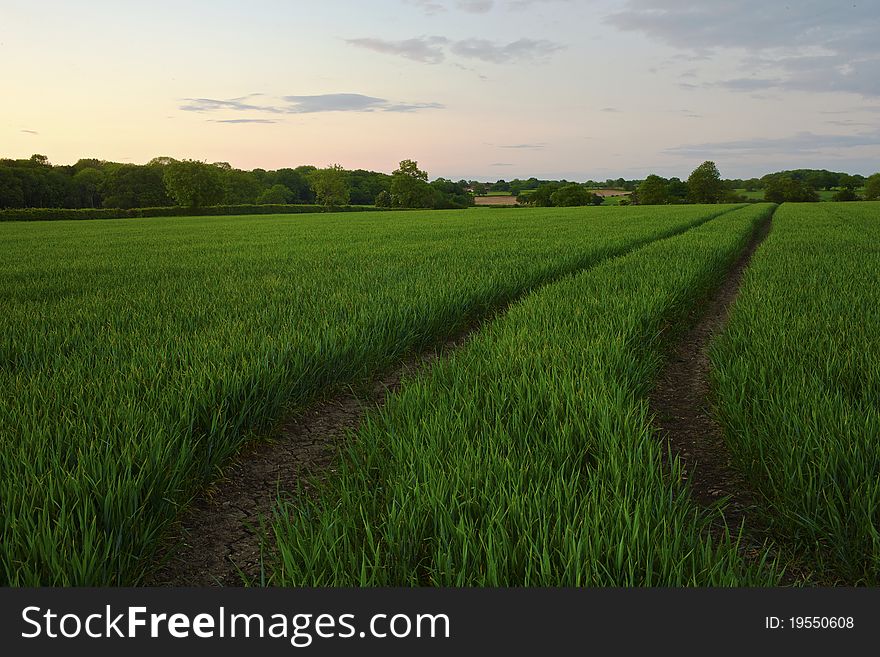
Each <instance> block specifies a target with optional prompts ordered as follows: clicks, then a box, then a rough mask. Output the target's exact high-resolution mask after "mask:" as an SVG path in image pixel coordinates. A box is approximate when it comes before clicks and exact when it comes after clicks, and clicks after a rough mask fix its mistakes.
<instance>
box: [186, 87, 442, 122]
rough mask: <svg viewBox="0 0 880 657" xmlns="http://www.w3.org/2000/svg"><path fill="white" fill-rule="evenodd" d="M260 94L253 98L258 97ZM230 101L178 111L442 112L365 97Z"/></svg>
mask: <svg viewBox="0 0 880 657" xmlns="http://www.w3.org/2000/svg"><path fill="white" fill-rule="evenodd" d="M257 95H259V94H253V95H252V96H257ZM250 97H251V96H244V97H241V98H232V99H228V100H222V99H220V100H218V99H215V98H186V99H184V101H185V103H184V104H183V105H181V106H180V109H181V110H183V111H185V112H199V113H209V112H221V111H223V112H247V113H252V112H264V113H269V114H312V113H316V112H416V111H419V110H426V109H443V107H444V105H443V104H442V103H436V102H430V103H409V102H401V101H391V100H387V99H385V98H377V97H375V96H366V95H364V94H351V93H340V94H318V95H314V96H282V97H281V98H279V99H276V102H274V103H272V104H255V103H253V102H245V99H247V98H250ZM215 121H216V122H218V123H275V122H277V121H275V120H270V119H259V118H250V117H236V118H229V119H216V120H215Z"/></svg>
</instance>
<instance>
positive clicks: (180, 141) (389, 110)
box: [0, 0, 880, 181]
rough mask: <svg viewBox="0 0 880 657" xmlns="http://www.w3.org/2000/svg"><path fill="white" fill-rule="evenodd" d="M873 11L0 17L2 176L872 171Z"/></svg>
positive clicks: (424, 1)
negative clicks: (177, 165)
mask: <svg viewBox="0 0 880 657" xmlns="http://www.w3.org/2000/svg"><path fill="white" fill-rule="evenodd" d="M878 35H880V0H870V1H867V2H865V1H856V2H854V1H852V0H841V1H836V0H834V1H832V0H826V1H818V0H797V1H795V0H788V1H778V0H712V1H708V0H707V1H705V2H695V1H694V0H370V1H365V0H359V1H353V0H352V1H346V0H321V1H320V2H314V1H312V0H309V1H306V0H289V1H282V0H249V1H248V2H244V1H243V0H240V1H238V2H233V1H230V0H213V1H207V0H205V1H191V0H174V1H166V0H151V1H150V2H127V1H124V2H123V1H119V0H113V1H105V0H79V1H78V2H57V1H52V0H41V1H40V2H34V1H33V0H0V157H15V158H21V157H29V156H30V155H31V154H33V153H40V154H44V155H47V156H48V157H49V159H50V161H51V162H53V163H55V164H68V163H73V162H75V161H76V160H78V159H79V158H81V157H97V158H100V159H105V160H113V161H120V162H135V163H144V162H147V161H148V160H150V159H152V158H153V157H156V156H160V155H162V156H171V157H175V158H192V159H198V160H204V161H208V162H216V161H222V162H229V163H230V164H231V165H232V166H234V167H238V168H244V169H252V168H256V167H260V168H264V169H275V168H280V167H287V166H298V165H301V164H313V165H316V166H326V165H329V164H331V163H339V164H342V165H343V166H344V167H346V168H348V169H355V168H364V169H371V170H375V171H385V172H390V171H392V170H393V169H395V168H396V166H397V163H398V162H399V161H400V160H402V159H404V158H410V159H415V160H417V161H418V162H419V165H420V167H421V168H422V169H425V170H427V171H428V173H429V175H430V177H431V178H432V179H433V178H435V177H439V176H442V177H446V178H452V179H455V180H458V179H461V178H466V179H479V180H497V179H502V178H503V179H506V180H510V179H513V178H517V177H520V178H527V177H530V176H537V177H539V178H567V179H569V180H581V181H582V180H587V179H594V180H604V179H606V178H617V177H624V178H627V179H631V178H643V177H644V176H645V175H647V174H649V173H658V174H660V175H663V176H679V177H682V178H684V177H686V176H687V175H688V174H689V173H690V171H691V170H693V169H694V168H695V167H696V166H697V165H699V164H700V163H701V162H702V161H704V160H707V159H711V160H713V161H715V162H716V163H717V165H718V168H719V170H720V171H721V174H722V176H724V177H727V178H732V177H751V176H760V175H762V174H764V173H767V172H770V171H777V170H781V169H793V168H828V169H832V170H836V171H847V172H850V173H861V174H863V175H868V174H871V173H874V172H876V171H878V170H880V36H878Z"/></svg>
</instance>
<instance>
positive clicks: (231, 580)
mask: <svg viewBox="0 0 880 657" xmlns="http://www.w3.org/2000/svg"><path fill="white" fill-rule="evenodd" d="M636 248H637V247H636ZM553 280H556V279H555V278H554V279H551V280H548V281H546V282H545V283H543V284H542V285H545V284H549V283H552V282H553ZM542 285H539V286H538V287H541V286H542ZM535 289H536V288H533V289H530V290H525V291H524V292H523V293H522V294H521V295H518V296H517V297H516V298H514V299H512V300H511V302H510V303H514V302H516V301H517V300H518V299H519V298H522V297H524V296H526V295H528V294H530V293H533V292H534V291H535ZM508 305H509V304H507V305H504V306H502V307H500V308H497V309H495V310H494V311H493V312H491V313H489V314H488V315H487V316H486V317H483V318H480V319H479V320H477V321H475V322H474V323H473V324H472V325H471V326H470V327H469V328H467V329H466V330H465V331H462V332H461V333H460V334H459V335H457V336H454V337H453V338H451V339H450V340H448V341H447V342H446V343H445V344H443V345H440V346H438V347H436V348H433V349H429V350H426V351H424V352H421V353H419V354H416V355H413V356H410V357H409V358H408V359H406V360H404V361H402V362H401V363H400V365H399V366H398V367H397V368H396V369H394V370H393V371H391V372H388V373H386V374H384V375H383V376H381V377H379V378H378V379H377V380H376V381H374V382H373V383H372V384H371V385H370V387H369V389H366V390H357V391H356V390H350V391H348V392H345V393H343V394H338V395H336V396H334V397H332V398H330V399H327V400H324V401H321V402H318V403H316V404H314V405H312V406H311V407H310V408H309V409H307V410H306V411H305V412H304V413H302V414H301V415H298V416H296V417H295V418H293V419H289V420H287V421H286V422H284V423H283V424H282V425H281V427H280V428H279V429H278V430H277V431H276V432H275V435H274V436H273V437H272V439H271V440H265V441H259V442H256V443H255V444H253V445H251V446H250V447H247V448H245V449H243V450H242V451H241V453H240V454H239V455H238V456H237V457H236V458H234V459H233V460H232V462H231V463H230V464H229V465H227V466H226V467H225V468H224V470H223V475H222V477H221V478H220V479H219V480H218V481H215V482H214V483H213V484H212V485H211V486H210V487H209V488H208V489H207V490H206V491H204V492H203V493H202V494H200V495H199V496H198V497H197V498H196V499H195V500H194V501H193V502H192V503H191V504H190V505H189V506H188V507H187V508H186V510H185V511H184V512H183V513H182V514H181V516H180V517H179V518H178V519H177V521H176V522H175V524H174V525H173V527H172V529H171V530H170V531H169V532H168V534H167V536H166V538H165V541H164V548H162V549H160V551H159V556H158V558H157V559H155V560H154V561H153V563H152V564H151V567H152V569H151V570H150V572H149V573H148V574H147V576H146V578H145V579H144V581H143V584H145V585H147V586H242V585H245V584H260V583H261V577H262V571H261V568H262V564H263V562H264V555H261V553H260V550H261V546H262V545H263V544H264V540H263V539H264V538H265V537H266V528H265V527H261V525H260V523H261V522H265V521H266V520H267V519H269V518H270V517H271V513H272V510H273V507H274V505H275V503H276V501H277V500H278V498H279V496H283V495H284V494H285V492H287V491H294V490H296V489H297V487H298V486H308V481H309V479H310V478H311V477H312V476H314V475H318V476H320V477H325V476H328V475H332V473H333V470H334V461H335V459H336V457H337V454H338V447H339V445H340V441H341V440H342V438H343V437H344V436H345V434H346V432H347V431H350V430H354V429H356V428H357V427H358V425H359V424H360V422H361V420H362V418H363V417H364V415H365V414H366V413H367V412H368V411H369V410H371V409H374V408H377V407H379V406H381V405H382V404H383V403H384V400H385V398H386V396H387V395H388V394H389V393H391V392H393V391H394V390H396V389H397V388H398V387H399V386H400V382H401V380H402V379H403V378H404V377H405V376H408V375H411V374H416V373H417V372H419V371H421V370H424V369H425V368H427V367H428V366H429V365H430V364H431V363H432V362H434V361H436V360H438V359H439V358H443V357H445V356H447V355H448V354H449V353H450V352H451V351H453V350H455V349H457V348H459V347H461V346H462V345H463V344H464V343H465V342H466V341H467V340H468V339H469V338H470V337H471V336H472V335H473V334H474V333H475V332H476V331H478V330H479V329H480V328H481V327H482V326H483V325H484V324H486V323H487V322H491V321H493V320H494V319H495V318H496V317H498V316H499V315H501V314H502V313H504V312H505V310H506V309H507V306H508ZM307 490H308V489H307Z"/></svg>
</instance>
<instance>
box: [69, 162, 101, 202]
mask: <svg viewBox="0 0 880 657" xmlns="http://www.w3.org/2000/svg"><path fill="white" fill-rule="evenodd" d="M104 177H105V176H104V172H103V171H101V170H99V169H95V168H93V167H86V168H85V169H80V170H79V171H78V172H77V173H75V174H74V176H73V182H74V184H75V185H76V187H77V191H78V195H79V197H80V200H81V204H82V206H83V207H86V208H100V207H101V189H102V188H103V186H104Z"/></svg>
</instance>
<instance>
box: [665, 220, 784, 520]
mask: <svg viewBox="0 0 880 657" xmlns="http://www.w3.org/2000/svg"><path fill="white" fill-rule="evenodd" d="M770 227H771V219H767V220H766V221H765V222H764V223H763V224H762V225H761V226H760V227H759V228H758V230H757V231H756V233H755V235H754V236H753V238H752V240H751V242H750V243H749V245H748V246H747V248H746V249H745V251H744V252H743V253H742V254H741V255H740V257H739V258H738V259H737V261H736V262H735V263H734V264H733V266H732V267H731V268H730V270H729V271H728V273H727V276H726V277H725V279H724V281H723V282H722V284H721V286H720V287H719V288H718V289H717V290H716V291H715V293H714V294H713V295H712V296H711V297H710V298H709V299H708V300H707V301H706V303H705V305H703V306H702V308H701V310H700V311H698V313H695V316H694V317H693V318H692V319H694V320H695V323H694V324H693V325H692V327H691V329H690V330H689V331H687V333H685V335H684V336H683V337H682V338H681V340H680V341H679V342H678V343H677V344H676V345H675V346H674V347H673V349H672V350H671V352H670V354H669V358H668V361H667V363H666V366H665V367H664V369H663V371H662V372H661V374H660V377H659V379H658V381H657V384H656V387H655V388H654V390H653V391H652V392H651V394H650V396H649V403H650V408H651V410H652V411H653V413H654V415H655V417H654V424H655V426H656V427H657V428H658V429H660V431H661V434H662V435H663V436H664V438H665V440H666V441H667V442H668V444H669V446H670V447H671V450H672V453H673V454H675V455H677V456H678V457H679V458H680V460H681V463H682V466H683V469H684V475H685V477H686V478H687V480H688V482H689V484H690V487H691V495H692V496H693V498H694V499H695V500H696V501H697V502H698V503H700V504H702V505H704V506H710V505H712V504H714V503H716V502H718V501H719V500H720V499H722V498H725V497H726V498H728V499H729V501H728V503H727V504H726V506H725V510H724V520H725V522H726V524H727V526H728V527H730V528H731V530H732V531H733V532H736V531H738V529H739V527H740V526H741V525H742V523H743V522H744V521H745V520H746V515H747V512H748V509H749V508H750V507H752V506H753V504H754V500H753V496H752V494H751V493H750V492H749V486H748V485H747V483H746V481H745V479H744V478H743V477H742V475H740V474H739V472H738V471H737V470H736V469H735V468H734V467H733V466H732V464H731V459H730V454H729V452H728V450H727V446H726V445H725V443H724V434H723V431H722V429H721V427H720V426H719V425H718V423H717V422H716V421H715V419H714V418H713V417H712V413H711V409H710V408H709V405H710V394H711V390H710V381H709V354H708V348H709V343H710V341H711V339H712V337H713V335H715V334H717V333H718V332H719V331H720V330H721V329H723V327H724V325H725V324H726V322H727V317H728V313H729V311H730V307H731V305H732V304H733V302H734V301H735V300H736V297H737V294H738V292H739V287H740V283H741V281H742V276H743V272H744V271H745V269H746V267H747V266H748V264H749V261H750V260H751V258H752V254H753V253H754V252H755V250H756V249H757V248H758V246H759V245H760V244H761V242H763V241H764V238H766V236H767V234H768V233H769V232H770Z"/></svg>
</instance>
